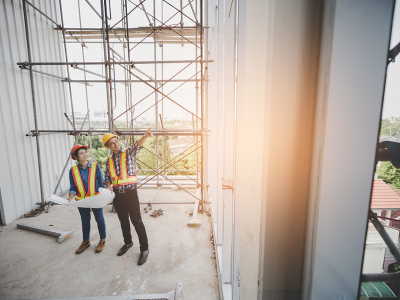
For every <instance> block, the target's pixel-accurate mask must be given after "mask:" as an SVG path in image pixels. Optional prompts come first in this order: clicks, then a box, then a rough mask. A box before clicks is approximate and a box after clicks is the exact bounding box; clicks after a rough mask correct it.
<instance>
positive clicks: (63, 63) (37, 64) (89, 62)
mask: <svg viewBox="0 0 400 300" xmlns="http://www.w3.org/2000/svg"><path fill="white" fill-rule="evenodd" d="M206 62H207V63H211V62H214V60H164V61H162V60H158V61H154V60H153V61H151V60H150V61H127V62H107V61H106V62H97V61H87V62H74V63H73V64H75V65H106V66H107V65H132V64H133V65H140V64H187V63H199V64H201V63H206ZM70 64H71V63H69V62H19V63H17V65H18V66H22V65H28V66H63V65H70Z"/></svg>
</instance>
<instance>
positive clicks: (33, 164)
mask: <svg viewBox="0 0 400 300" xmlns="http://www.w3.org/2000/svg"><path fill="white" fill-rule="evenodd" d="M32 3H33V4H34V5H35V6H36V7H38V8H39V9H40V10H42V11H43V12H44V13H45V14H47V15H48V16H50V17H51V18H52V19H53V20H55V21H56V22H58V23H59V21H58V20H59V16H58V15H59V8H58V1H50V0H48V1H32ZM27 9H28V22H29V34H30V41H31V51H32V61H43V62H44V61H53V62H56V61H63V59H64V55H63V48H62V44H61V41H62V40H61V35H60V33H59V31H55V30H54V29H53V28H54V26H55V25H54V24H52V23H51V22H50V21H48V20H47V19H46V18H45V17H43V16H42V15H40V14H39V13H38V12H36V11H34V9H32V7H30V6H29V5H27ZM27 60H28V54H27V47H26V37H25V27H24V19H23V9H22V1H18V0H13V1H11V0H9V1H1V2H0V90H1V93H0V100H1V101H0V132H2V133H3V138H2V145H1V147H0V156H1V157H2V159H3V164H2V168H1V172H0V189H1V199H2V202H3V203H2V207H3V208H2V209H3V212H2V213H3V214H2V219H3V220H2V221H3V222H5V223H7V224H8V223H10V222H12V221H13V220H15V219H16V218H18V217H19V216H21V215H22V214H24V213H27V212H28V211H30V210H32V209H34V208H35V207H36V205H35V203H36V202H40V200H41V196H40V185H39V173H38V159H37V150H36V138H33V137H27V136H26V134H27V133H29V132H30V131H31V130H33V129H35V127H34V118H33V104H32V94H31V85H30V79H29V71H26V70H21V69H19V68H18V66H17V62H23V61H27ZM34 69H36V70H41V71H43V72H46V73H50V74H54V75H57V76H62V77H65V70H64V69H63V67H61V66H36V67H34ZM34 85H35V86H34V87H35V97H36V109H37V121H38V128H39V129H67V128H68V125H67V121H66V119H65V117H64V116H63V114H64V112H67V113H68V111H69V107H68V105H67V97H66V86H65V83H61V81H60V79H56V78H53V77H49V76H45V75H41V74H38V73H34ZM70 147H71V143H70V139H69V137H68V136H66V135H65V134H57V135H43V136H41V137H40V151H41V157H42V173H43V188H44V194H45V195H49V194H51V193H52V192H53V190H54V188H55V186H56V183H57V176H60V175H61V171H62V169H63V166H64V164H65V162H66V159H67V157H68V153H69V150H70ZM66 175H67V176H65V178H64V179H63V181H62V183H61V186H60V188H59V190H58V192H64V191H66V190H67V189H69V181H68V172H66Z"/></svg>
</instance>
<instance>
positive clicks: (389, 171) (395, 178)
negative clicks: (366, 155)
mask: <svg viewBox="0 0 400 300" xmlns="http://www.w3.org/2000/svg"><path fill="white" fill-rule="evenodd" d="M376 173H377V175H378V178H379V179H382V180H383V181H384V182H386V183H387V184H388V185H390V186H392V187H394V188H396V189H398V190H400V169H397V168H395V167H394V166H393V165H392V163H391V162H390V161H383V162H381V166H380V168H379V170H377V172H376Z"/></svg>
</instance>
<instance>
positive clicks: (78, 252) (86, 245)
mask: <svg viewBox="0 0 400 300" xmlns="http://www.w3.org/2000/svg"><path fill="white" fill-rule="evenodd" d="M88 247H90V240H87V241H83V242H82V244H81V245H80V246H79V248H78V249H77V250H76V254H81V253H82V252H83V251H85V249H86V248H88Z"/></svg>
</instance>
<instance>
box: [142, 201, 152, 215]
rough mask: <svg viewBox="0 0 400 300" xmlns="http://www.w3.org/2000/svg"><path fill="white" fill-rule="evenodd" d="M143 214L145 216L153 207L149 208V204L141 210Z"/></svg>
mask: <svg viewBox="0 0 400 300" xmlns="http://www.w3.org/2000/svg"><path fill="white" fill-rule="evenodd" d="M143 209H144V211H145V213H146V214H147V212H148V211H150V210H152V209H153V207H152V206H151V204H150V203H149V204H148V205H147V206H146V207H145V208H143Z"/></svg>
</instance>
